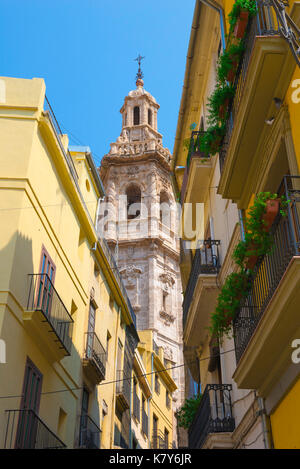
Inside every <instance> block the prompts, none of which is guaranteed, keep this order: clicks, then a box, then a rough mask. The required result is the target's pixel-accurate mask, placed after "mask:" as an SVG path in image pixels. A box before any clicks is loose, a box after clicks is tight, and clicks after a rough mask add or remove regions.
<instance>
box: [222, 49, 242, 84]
mask: <svg viewBox="0 0 300 469" xmlns="http://www.w3.org/2000/svg"><path fill="white" fill-rule="evenodd" d="M244 49H245V45H244V42H243V41H239V42H238V43H237V44H231V45H230V46H229V47H228V49H226V50H225V51H224V52H223V54H221V55H220V58H219V61H218V69H217V79H218V81H219V82H220V83H224V82H225V81H229V82H230V83H231V84H232V83H233V81H234V78H235V74H236V70H237V67H238V64H239V61H240V59H241V56H242V54H243V52H244Z"/></svg>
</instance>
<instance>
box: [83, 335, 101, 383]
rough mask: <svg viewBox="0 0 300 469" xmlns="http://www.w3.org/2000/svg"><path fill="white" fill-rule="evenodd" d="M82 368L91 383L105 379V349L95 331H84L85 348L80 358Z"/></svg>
mask: <svg viewBox="0 0 300 469" xmlns="http://www.w3.org/2000/svg"><path fill="white" fill-rule="evenodd" d="M82 365H83V370H84V372H85V374H86V376H87V377H88V379H89V380H90V381H91V382H92V383H93V384H99V383H101V381H103V380H104V379H105V366H106V351H105V348H104V347H103V345H102V344H101V342H100V340H99V339H98V336H97V334H96V333H95V332H87V333H86V349H85V355H84V357H83V360H82Z"/></svg>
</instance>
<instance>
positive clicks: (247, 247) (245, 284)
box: [210, 192, 289, 337]
mask: <svg viewBox="0 0 300 469" xmlns="http://www.w3.org/2000/svg"><path fill="white" fill-rule="evenodd" d="M276 199H277V200H278V201H279V203H280V214H281V216H286V211H287V206H288V203H289V200H286V198H285V197H284V196H282V197H279V196H278V195H277V194H273V193H271V192H260V193H259V194H257V195H256V197H255V200H254V203H253V205H252V206H251V207H250V209H249V210H248V214H247V217H246V219H245V223H244V225H245V238H244V240H241V241H240V242H239V243H238V244H237V246H236V247H235V249H234V252H233V255H232V258H233V260H234V261H235V263H236V264H237V266H238V267H239V271H238V272H233V273H231V274H230V275H229V276H228V277H227V278H226V280H225V282H224V285H223V287H222V289H221V292H220V294H219V296H218V299H217V306H216V309H215V311H214V313H213V314H212V316H211V328H210V331H211V334H212V335H214V336H217V337H222V336H223V335H229V332H230V330H231V322H232V320H233V319H234V317H235V315H236V312H237V311H238V309H239V306H240V302H241V299H242V298H245V297H246V296H247V295H248V293H249V291H250V288H251V279H252V276H253V268H249V266H248V261H249V258H250V257H251V256H254V257H255V258H259V257H260V256H263V255H266V254H268V253H269V252H270V251H271V249H272V246H273V238H272V235H271V233H270V231H269V230H268V229H266V228H267V227H266V223H265V221H264V215H265V214H266V208H267V203H268V201H269V200H276ZM255 260H256V259H254V261H255Z"/></svg>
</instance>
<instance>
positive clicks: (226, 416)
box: [188, 384, 235, 449]
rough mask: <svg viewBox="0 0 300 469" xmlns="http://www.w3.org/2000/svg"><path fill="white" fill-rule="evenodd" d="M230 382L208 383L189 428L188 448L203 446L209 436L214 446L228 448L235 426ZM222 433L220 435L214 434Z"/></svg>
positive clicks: (230, 445)
mask: <svg viewBox="0 0 300 469" xmlns="http://www.w3.org/2000/svg"><path fill="white" fill-rule="evenodd" d="M231 389H232V386H231V384H208V385H207V386H206V388H205V391H204V394H203V396H202V399H201V402H200V405H199V408H198V410H197V413H196V415H195V417H194V420H193V422H192V424H191V426H190V428H189V431H188V433H189V448H194V449H200V448H203V445H204V443H205V442H206V440H207V438H208V437H209V436H210V439H211V440H212V441H214V442H213V443H212V444H213V447H214V448H230V447H232V444H231V441H230V440H231V436H230V435H223V434H224V433H227V432H228V433H232V432H233V430H234V428H235V422H234V418H233V416H232V405H231ZM219 433H222V435H219V438H218V435H215V434H219Z"/></svg>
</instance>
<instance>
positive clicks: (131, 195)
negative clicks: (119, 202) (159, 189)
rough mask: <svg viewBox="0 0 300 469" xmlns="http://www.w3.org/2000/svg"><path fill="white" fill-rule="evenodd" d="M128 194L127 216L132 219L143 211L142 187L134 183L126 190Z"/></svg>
mask: <svg viewBox="0 0 300 469" xmlns="http://www.w3.org/2000/svg"><path fill="white" fill-rule="evenodd" d="M126 196H127V218H128V220H132V219H133V218H137V217H138V216H139V215H140V213H141V190H140V188H139V187H138V186H137V185H135V184H132V185H130V186H129V187H128V188H127V190H126Z"/></svg>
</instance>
